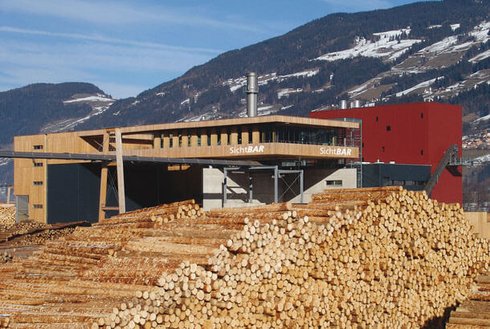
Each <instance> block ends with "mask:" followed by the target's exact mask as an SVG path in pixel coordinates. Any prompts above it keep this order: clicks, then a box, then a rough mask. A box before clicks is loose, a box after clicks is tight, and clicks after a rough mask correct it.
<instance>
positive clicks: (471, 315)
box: [446, 273, 490, 329]
mask: <svg viewBox="0 0 490 329" xmlns="http://www.w3.org/2000/svg"><path fill="white" fill-rule="evenodd" d="M489 313H490V273H485V274H484V275H480V276H478V277H477V278H476V286H475V287H473V289H472V291H471V294H470V296H469V298H468V299H467V300H465V301H464V302H463V303H462V304H461V305H459V306H458V308H457V309H456V310H454V311H453V312H451V317H450V318H449V321H448V323H447V325H446V328H447V329H467V328H475V329H476V328H480V329H483V328H490V315H489Z"/></svg>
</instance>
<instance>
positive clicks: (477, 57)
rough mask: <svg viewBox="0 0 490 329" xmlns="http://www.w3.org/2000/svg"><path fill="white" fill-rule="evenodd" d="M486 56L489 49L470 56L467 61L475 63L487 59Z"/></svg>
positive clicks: (488, 53) (489, 55) (489, 53)
mask: <svg viewBox="0 0 490 329" xmlns="http://www.w3.org/2000/svg"><path fill="white" fill-rule="evenodd" d="M488 57H490V49H488V50H486V51H484V52H482V53H480V54H478V55H476V56H475V57H473V58H471V59H470V60H469V61H470V62H471V63H477V62H479V61H482V60H484V59H487V58H488Z"/></svg>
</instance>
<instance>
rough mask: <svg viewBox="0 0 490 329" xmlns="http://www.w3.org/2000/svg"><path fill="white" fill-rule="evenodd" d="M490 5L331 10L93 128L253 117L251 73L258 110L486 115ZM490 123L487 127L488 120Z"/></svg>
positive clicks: (130, 104) (134, 101) (123, 104)
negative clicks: (429, 104) (418, 108)
mask: <svg viewBox="0 0 490 329" xmlns="http://www.w3.org/2000/svg"><path fill="white" fill-rule="evenodd" d="M489 3H490V2H489V1H475V0H446V1H442V2H441V1H434V2H421V3H415V4H410V5H405V6H400V7H396V8H392V9H386V10H376V11H371V12H362V13H356V14H333V15H329V16H326V17H324V18H321V19H317V20H315V21H312V22H310V23H308V24H305V25H303V26H301V27H298V28H297V29H294V30H293V31H291V32H289V33H287V34H285V35H283V36H280V37H276V38H273V39H270V40H266V41H263V42H261V43H258V44H255V45H251V46H249V47H245V48H243V49H238V50H233V51H229V52H226V53H224V54H222V55H220V56H218V57H216V58H214V59H212V60H211V61H209V62H208V63H206V64H204V65H201V66H197V67H194V68H192V69H191V70H189V71H188V72H186V73H185V74H184V75H182V76H181V77H179V78H177V79H175V80H172V81H169V82H165V83H163V84H161V85H159V86H157V87H155V88H153V89H150V90H147V91H145V92H143V93H141V94H139V95H138V96H137V97H132V98H128V99H123V100H119V101H117V102H115V103H114V104H113V105H112V106H111V108H110V109H109V110H108V111H106V112H105V113H104V114H103V115H100V116H98V117H97V118H94V120H91V121H90V122H87V123H86V125H85V127H90V128H92V127H96V126H97V127H101V126H107V125H109V124H110V125H134V124H143V123H150V122H156V121H158V122H162V121H166V122H173V121H179V120H201V119H214V118H222V117H230V116H231V117H233V116H241V115H244V114H245V103H244V99H245V94H244V93H243V90H242V87H243V86H244V85H245V82H246V79H245V75H246V73H247V72H250V71H254V72H257V73H258V75H259V87H260V93H259V104H260V107H259V114H269V113H273V112H274V113H277V112H280V113H284V114H294V115H307V114H308V112H309V111H312V110H315V109H318V108H325V107H328V106H332V104H338V102H339V100H341V99H347V100H351V101H353V100H361V101H363V102H365V103H372V102H377V103H383V102H405V101H412V100H427V101H430V100H439V101H443V102H451V103H456V102H457V103H460V104H462V105H464V107H465V120H466V122H467V123H468V125H467V126H466V128H467V129H468V131H470V130H471V129H470V123H471V122H472V121H473V120H476V119H477V118H480V117H483V116H485V115H487V114H488V108H489V107H488V105H489V103H488V102H489V99H488V97H487V96H486V95H487V94H488V89H489V86H488V83H487V82H488V81H489V80H490V78H489V77H490V67H489V66H490V43H489V35H488V33H489V29H490V19H489V18H488V17H489V14H490V5H489ZM485 125H486V122H485Z"/></svg>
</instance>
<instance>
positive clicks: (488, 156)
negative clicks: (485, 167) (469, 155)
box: [473, 154, 490, 163]
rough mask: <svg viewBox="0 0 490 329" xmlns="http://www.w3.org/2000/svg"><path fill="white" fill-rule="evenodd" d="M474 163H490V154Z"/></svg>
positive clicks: (475, 160) (476, 159)
mask: <svg viewBox="0 0 490 329" xmlns="http://www.w3.org/2000/svg"><path fill="white" fill-rule="evenodd" d="M473 162H477V163H485V162H490V154H487V155H484V156H481V157H478V158H475V159H474V160H473Z"/></svg>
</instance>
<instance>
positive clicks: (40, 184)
mask: <svg viewBox="0 0 490 329" xmlns="http://www.w3.org/2000/svg"><path fill="white" fill-rule="evenodd" d="M33 184H34V185H35V186H42V185H43V181H42V180H35V181H34V182H33Z"/></svg>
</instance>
